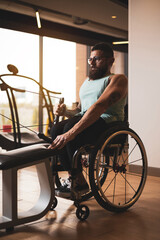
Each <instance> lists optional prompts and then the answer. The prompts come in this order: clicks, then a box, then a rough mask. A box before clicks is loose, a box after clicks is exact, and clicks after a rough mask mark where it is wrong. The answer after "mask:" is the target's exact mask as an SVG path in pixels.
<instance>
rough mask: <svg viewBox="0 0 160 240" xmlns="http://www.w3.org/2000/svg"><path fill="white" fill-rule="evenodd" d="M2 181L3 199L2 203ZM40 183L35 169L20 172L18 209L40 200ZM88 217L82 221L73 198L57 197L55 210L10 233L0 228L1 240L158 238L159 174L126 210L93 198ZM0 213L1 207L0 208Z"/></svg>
mask: <svg viewBox="0 0 160 240" xmlns="http://www.w3.org/2000/svg"><path fill="white" fill-rule="evenodd" d="M0 177H1V176H0ZM0 183H1V179H0ZM1 191H2V187H1V185H0V203H1ZM38 194H39V186H38V183H37V178H36V172H35V169H34V168H33V167H32V168H28V169H25V170H21V171H20V172H19V195H18V199H19V204H18V206H19V210H20V211H21V210H27V209H28V208H30V207H31V206H32V205H33V203H34V202H35V201H36V200H37V198H38ZM86 205H87V206H88V207H89V208H90V216H89V218H88V219H87V221H84V222H80V221H79V220H78V219H77V217H76V215H75V210H76V209H75V207H74V206H73V202H72V201H70V200H65V199H62V198H58V206H57V207H56V209H55V211H54V212H50V213H48V215H47V216H45V217H43V218H42V219H40V220H38V221H37V222H33V223H30V224H26V225H21V226H18V227H15V229H14V231H13V232H11V233H6V232H5V231H4V230H1V231H0V239H1V240H17V239H21V240H51V239H54V240H63V239H64V240H72V239H73V240H78V239H81V240H90V239H92V240H96V239H97V240H104V239H105V240H106V239H108V240H117V239H120V240H121V239H123V240H159V239H160V178H156V177H148V179H147V182H146V185H145V189H144V191H143V194H142V195H141V197H140V199H139V200H138V202H137V203H136V204H135V205H134V206H133V207H132V208H130V210H128V211H127V212H124V213H121V214H117V213H112V212H109V211H106V210H104V209H103V208H101V207H100V206H99V205H98V204H97V202H96V201H95V200H94V199H91V200H89V201H88V202H86ZM0 213H1V209H0Z"/></svg>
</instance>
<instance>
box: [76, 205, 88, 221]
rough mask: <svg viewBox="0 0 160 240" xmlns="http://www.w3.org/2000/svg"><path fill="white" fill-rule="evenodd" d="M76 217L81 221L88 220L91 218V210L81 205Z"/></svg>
mask: <svg viewBox="0 0 160 240" xmlns="http://www.w3.org/2000/svg"><path fill="white" fill-rule="evenodd" d="M76 216H77V218H78V219H79V220H81V221H84V220H86V219H87V218H88V216H89V208H88V207H87V206H86V205H79V206H78V208H77V210H76Z"/></svg>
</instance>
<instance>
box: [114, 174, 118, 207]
mask: <svg viewBox="0 0 160 240" xmlns="http://www.w3.org/2000/svg"><path fill="white" fill-rule="evenodd" d="M116 177H117V174H115V178H114V188H113V203H114V197H115V189H116Z"/></svg>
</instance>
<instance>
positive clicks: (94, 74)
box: [89, 67, 107, 80]
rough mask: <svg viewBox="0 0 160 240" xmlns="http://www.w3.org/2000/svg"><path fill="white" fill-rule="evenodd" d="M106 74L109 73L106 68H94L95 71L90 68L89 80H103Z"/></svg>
mask: <svg viewBox="0 0 160 240" xmlns="http://www.w3.org/2000/svg"><path fill="white" fill-rule="evenodd" d="M106 72H107V69H106V67H105V68H104V67H103V68H94V69H92V68H91V67H90V70H89V79H92V80H96V79H99V78H103V77H105V75H106Z"/></svg>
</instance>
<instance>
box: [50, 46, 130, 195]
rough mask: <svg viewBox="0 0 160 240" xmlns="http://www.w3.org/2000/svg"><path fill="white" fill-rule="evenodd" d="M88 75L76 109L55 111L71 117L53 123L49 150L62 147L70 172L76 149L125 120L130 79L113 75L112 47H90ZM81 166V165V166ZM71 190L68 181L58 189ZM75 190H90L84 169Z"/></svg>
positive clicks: (61, 107) (65, 166)
mask: <svg viewBox="0 0 160 240" xmlns="http://www.w3.org/2000/svg"><path fill="white" fill-rule="evenodd" d="M88 63H89V65H90V71H89V77H88V78H87V79H86V80H85V81H84V83H83V84H82V86H81V88H80V93H79V95H80V103H79V105H78V106H77V107H76V108H75V109H74V110H68V109H67V108H66V105H65V104H59V105H58V107H57V109H56V114H57V115H59V116H66V117H68V119H67V120H64V121H61V122H59V123H58V124H56V125H54V126H53V127H52V130H51V136H52V139H53V142H52V144H51V145H50V146H49V148H50V149H61V154H60V159H61V163H62V165H63V167H64V169H65V170H66V171H68V173H69V175H70V174H71V169H72V159H73V155H74V153H75V151H76V150H77V149H78V148H80V147H81V146H82V145H85V144H95V143H96V141H97V139H98V137H99V136H100V135H101V134H102V133H103V132H104V131H105V130H106V129H107V128H108V126H111V124H112V122H115V121H123V120H124V106H125V103H126V96H127V85H128V81H127V78H126V77H125V76H124V75H123V74H112V73H111V67H112V65H113V63H114V54H113V50H112V48H111V47H110V46H109V45H108V44H106V43H99V44H97V45H95V46H94V47H93V48H92V49H91V54H90V58H89V59H88ZM79 168H81V167H79ZM58 190H59V191H60V192H62V193H66V194H67V193H69V192H70V186H69V181H68V182H66V183H65V184H64V185H63V186H61V187H60V189H58ZM75 191H86V192H87V191H88V184H87V183H86V181H85V178H84V176H83V174H82V172H81V171H79V173H78V174H77V178H76V187H75Z"/></svg>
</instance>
